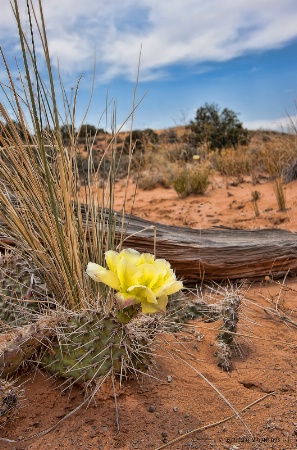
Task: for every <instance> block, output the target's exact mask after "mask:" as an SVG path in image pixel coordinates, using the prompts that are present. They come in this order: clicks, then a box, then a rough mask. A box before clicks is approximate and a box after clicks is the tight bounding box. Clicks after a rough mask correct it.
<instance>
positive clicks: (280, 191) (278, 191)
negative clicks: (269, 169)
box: [273, 177, 287, 211]
mask: <svg viewBox="0 0 297 450" xmlns="http://www.w3.org/2000/svg"><path fill="white" fill-rule="evenodd" d="M273 190H274V193H275V197H276V200H277V204H278V209H279V211H286V209H287V204H286V196H285V191H284V185H283V181H282V178H281V177H277V178H276V179H275V180H274V181H273Z"/></svg>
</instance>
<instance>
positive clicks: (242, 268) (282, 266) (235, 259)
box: [124, 216, 297, 282]
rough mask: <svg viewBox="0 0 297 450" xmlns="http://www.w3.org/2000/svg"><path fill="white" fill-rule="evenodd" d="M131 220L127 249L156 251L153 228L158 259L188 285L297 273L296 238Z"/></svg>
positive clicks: (278, 232)
mask: <svg viewBox="0 0 297 450" xmlns="http://www.w3.org/2000/svg"><path fill="white" fill-rule="evenodd" d="M127 221H128V227H127V235H126V240H125V242H124V246H125V247H127V246H129V247H133V248H135V249H137V250H139V251H141V252H145V251H149V252H152V251H153V248H154V232H153V229H149V228H148V227H150V226H152V227H153V226H155V227H156V235H157V240H156V248H157V257H158V258H166V259H167V260H168V261H170V263H171V265H172V267H173V268H174V269H175V271H176V273H177V275H179V276H181V277H183V278H184V280H186V281H190V282H197V281H199V280H205V281H207V280H214V281H215V280H217V281H218V280H223V279H243V278H254V279H260V278H263V277H264V276H266V275H268V276H273V277H275V278H279V277H281V276H283V275H285V274H286V273H288V272H291V273H292V272H295V271H297V233H291V232H289V231H286V230H280V229H261V230H241V229H233V228H225V227H216V228H211V229H201V230H196V229H190V228H183V227H174V226H168V225H162V224H158V223H153V222H148V221H146V220H142V219H139V218H136V217H132V216H130V217H129V218H128V217H127ZM141 229H143V230H144V231H142V232H140V231H141ZM138 232H139V233H138ZM135 233H137V234H135Z"/></svg>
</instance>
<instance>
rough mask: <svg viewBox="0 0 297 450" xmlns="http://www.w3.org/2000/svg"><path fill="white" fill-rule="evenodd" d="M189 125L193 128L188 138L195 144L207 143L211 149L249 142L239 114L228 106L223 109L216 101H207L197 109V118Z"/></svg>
mask: <svg viewBox="0 0 297 450" xmlns="http://www.w3.org/2000/svg"><path fill="white" fill-rule="evenodd" d="M188 127H189V129H190V130H191V133H190V135H188V136H187V138H188V140H189V141H190V142H191V143H192V144H193V145H194V146H197V145H201V144H206V145H207V146H208V148H209V149H210V150H216V149H219V151H220V150H222V149H223V148H228V147H237V146H238V145H247V144H248V142H249V133H248V130H246V129H244V128H243V126H242V123H241V122H240V121H239V119H238V117H237V114H236V113H235V112H234V111H232V110H230V109H228V108H224V109H223V110H222V111H221V109H220V108H219V106H218V105H216V104H215V103H212V104H209V103H205V105H203V106H201V107H200V108H199V109H197V111H196V117H195V120H192V121H191V122H190V124H189V125H188Z"/></svg>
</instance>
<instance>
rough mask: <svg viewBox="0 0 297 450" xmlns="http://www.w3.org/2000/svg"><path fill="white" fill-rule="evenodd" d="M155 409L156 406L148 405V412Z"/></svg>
mask: <svg viewBox="0 0 297 450" xmlns="http://www.w3.org/2000/svg"><path fill="white" fill-rule="evenodd" d="M155 411H156V407H155V406H154V405H150V407H149V409H148V412H150V413H153V412H155Z"/></svg>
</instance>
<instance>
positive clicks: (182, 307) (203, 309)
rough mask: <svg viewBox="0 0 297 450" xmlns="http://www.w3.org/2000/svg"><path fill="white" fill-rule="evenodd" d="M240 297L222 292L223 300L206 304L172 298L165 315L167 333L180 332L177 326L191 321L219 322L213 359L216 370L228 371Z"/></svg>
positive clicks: (200, 299)
mask: <svg viewBox="0 0 297 450" xmlns="http://www.w3.org/2000/svg"><path fill="white" fill-rule="evenodd" d="M240 304H241V295H240V293H239V292H238V291H232V290H231V291H228V290H226V291H225V293H224V296H223V299H222V300H221V301H219V302H216V303H209V302H207V301H205V300H204V298H202V297H201V298H200V297H198V298H194V299H188V298H187V297H186V296H183V297H176V298H175V299H173V302H172V303H171V305H170V307H169V309H168V313H169V314H170V315H171V320H172V322H171V326H170V329H171V331H175V330H177V329H178V328H180V324H183V323H185V322H189V321H191V320H194V319H201V320H203V322H216V321H218V320H222V321H223V324H222V326H221V327H220V332H219V333H218V335H217V336H216V348H217V350H216V353H215V355H216V357H217V363H218V366H220V367H221V368H222V369H223V370H225V371H229V370H230V369H231V366H232V349H233V347H234V337H235V334H236V331H237V323H238V320H239V314H238V313H239V307H240Z"/></svg>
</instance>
